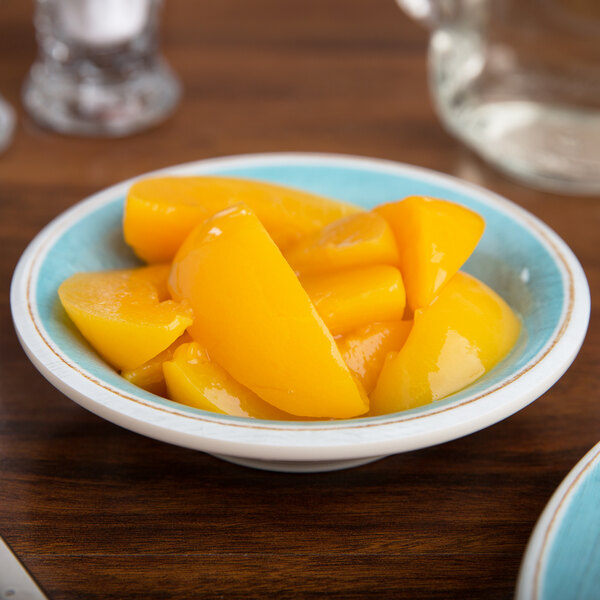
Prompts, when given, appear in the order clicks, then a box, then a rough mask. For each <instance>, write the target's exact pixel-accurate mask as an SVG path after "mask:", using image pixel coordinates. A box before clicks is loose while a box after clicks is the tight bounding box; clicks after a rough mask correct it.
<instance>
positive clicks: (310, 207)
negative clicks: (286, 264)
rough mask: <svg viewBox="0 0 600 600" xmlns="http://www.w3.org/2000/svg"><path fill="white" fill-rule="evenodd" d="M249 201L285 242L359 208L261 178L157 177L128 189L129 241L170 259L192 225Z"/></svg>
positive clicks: (146, 255)
mask: <svg viewBox="0 0 600 600" xmlns="http://www.w3.org/2000/svg"><path fill="white" fill-rule="evenodd" d="M238 202H244V203H246V204H247V205H248V206H249V207H250V208H251V209H252V210H253V211H254V212H255V213H256V215H257V216H258V218H259V219H260V220H261V222H262V223H263V225H264V226H265V227H266V229H267V231H268V232H269V233H270V234H271V236H272V237H273V239H274V240H275V242H276V243H277V244H278V245H279V246H280V247H282V248H284V247H286V246H289V245H290V244H292V243H294V242H296V241H297V240H299V239H300V238H302V237H303V236H305V235H309V234H311V233H313V232H314V231H318V230H319V229H321V228H322V227H323V226H324V225H326V224H328V223H331V222H332V221H335V220H337V219H340V218H341V217H344V216H346V215H349V214H352V213H355V212H358V211H359V210H360V209H359V208H358V207H356V206H352V205H350V204H345V203H343V202H338V201H336V200H330V199H329V198H323V197H321V196H317V195H315V194H310V193H308V192H303V191H300V190H295V189H290V188H287V187H283V186H280V185H275V184H271V183H265V182H261V181H250V180H244V179H237V178H230V177H208V176H207V177H155V178H148V179H141V180H139V181H137V182H135V183H134V184H133V185H132V186H131V188H130V190H129V193H128V195H127V200H126V202H125V215H124V219H123V231H124V235H125V240H126V242H127V243H128V244H129V245H130V246H131V247H132V248H133V250H134V251H135V252H136V254H137V255H138V256H139V257H140V258H142V259H143V260H145V261H146V262H149V263H154V262H166V261H169V260H171V259H172V258H173V256H175V253H176V252H177V249H178V248H179V246H180V244H181V243H182V242H183V240H184V239H185V237H186V236H187V235H188V233H190V231H191V230H192V229H193V228H194V227H195V226H196V225H198V224H199V223H201V222H203V221H205V220H206V219H207V218H208V217H210V216H212V215H213V214H215V213H216V212H218V211H220V210H222V209H224V208H227V207H228V206H232V205H234V204H237V203H238Z"/></svg>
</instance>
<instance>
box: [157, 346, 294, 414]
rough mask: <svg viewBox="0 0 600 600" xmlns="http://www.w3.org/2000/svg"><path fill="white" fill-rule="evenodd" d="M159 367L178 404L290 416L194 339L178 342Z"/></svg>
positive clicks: (237, 412)
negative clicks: (228, 369)
mask: <svg viewBox="0 0 600 600" xmlns="http://www.w3.org/2000/svg"><path fill="white" fill-rule="evenodd" d="M163 370H164V375H165V381H166V384H167V389H168V392H169V397H170V398H171V399H172V400H175V402H179V403H180V404H185V405H186V406H193V407H195V408H200V409H202V410H208V411H211V412H217V413H221V414H226V415H233V416H237V417H253V418H255V419H274V420H286V419H292V418H293V417H292V416H291V415H289V414H287V413H284V412H283V411H280V410H278V409H277V408H275V407H274V406H271V405H270V404H268V403H267V402H265V401H264V400H261V399H260V398H259V397H258V396H257V395H256V394H255V393H254V392H253V391H251V390H249V389H248V388H247V387H245V386H243V385H242V384H241V383H238V382H237V381H236V380H235V379H233V377H231V375H229V373H227V371H225V369H223V368H222V367H221V366H219V365H218V364H217V363H215V362H213V361H211V360H210V358H209V357H208V354H207V353H206V350H205V349H204V348H203V347H202V346H201V345H200V344H198V343H197V342H191V343H189V344H183V345H181V346H179V348H177V350H175V353H174V355H173V357H172V359H171V360H168V361H166V362H165V363H164V364H163Z"/></svg>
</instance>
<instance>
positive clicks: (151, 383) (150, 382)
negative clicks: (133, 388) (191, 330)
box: [121, 332, 192, 396]
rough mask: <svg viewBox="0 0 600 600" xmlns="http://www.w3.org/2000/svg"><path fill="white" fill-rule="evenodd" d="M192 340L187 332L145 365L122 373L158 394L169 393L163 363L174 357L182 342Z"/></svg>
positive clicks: (139, 385) (140, 385)
mask: <svg viewBox="0 0 600 600" xmlns="http://www.w3.org/2000/svg"><path fill="white" fill-rule="evenodd" d="M191 341H192V338H191V336H190V335H189V334H188V333H187V332H185V333H184V334H183V335H181V336H180V337H178V338H177V339H176V340H175V341H174V342H173V343H172V344H171V345H170V346H169V347H168V348H167V349H166V350H163V351H162V352H161V353H160V354H157V355H156V356H155V357H154V358H151V359H150V360H148V361H146V362H145V363H144V364H143V365H140V366H139V367H137V369H131V370H129V371H122V372H121V375H122V376H123V377H125V379H127V381H129V382H130V383H133V385H137V386H138V387H140V388H142V389H144V390H146V391H148V392H151V393H152V394H156V395H157V396H166V395H167V385H166V384H165V376H164V374H163V368H162V365H163V363H164V362H166V361H167V360H171V359H172V358H173V354H174V353H175V350H176V349H177V348H179V346H181V345H182V344H188V343H190V342H191Z"/></svg>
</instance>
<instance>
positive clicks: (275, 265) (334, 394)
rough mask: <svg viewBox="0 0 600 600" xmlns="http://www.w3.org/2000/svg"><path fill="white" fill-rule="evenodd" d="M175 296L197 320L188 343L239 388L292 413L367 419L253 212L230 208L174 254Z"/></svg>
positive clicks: (363, 399) (359, 395)
mask: <svg viewBox="0 0 600 600" xmlns="http://www.w3.org/2000/svg"><path fill="white" fill-rule="evenodd" d="M169 285H170V289H171V292H172V293H173V294H174V295H175V296H176V297H181V298H186V299H187V300H189V302H190V305H191V306H192V309H193V310H194V313H195V314H196V315H197V316H196V320H195V321H194V324H193V326H192V327H191V328H190V330H189V331H190V333H191V335H192V337H193V338H194V339H195V340H197V341H198V342H200V343H201V344H202V345H203V346H205V347H206V349H207V350H208V353H209V355H210V357H211V358H212V359H213V360H214V361H215V362H217V363H218V364H220V365H221V366H222V367H223V368H224V369H225V370H226V371H227V372H228V373H230V374H231V376H232V377H233V378H234V379H236V380H237V381H239V382H240V383H241V384H243V385H245V386H246V387H248V388H250V389H251V390H252V391H253V392H255V393H256V394H258V396H260V397H261V398H262V399H263V400H265V401H267V402H269V403H270V404H272V405H273V406H276V407H277V408H279V409H281V410H283V411H285V412H289V413H291V414H294V415H298V416H305V417H324V418H327V417H330V418H346V417H353V416H357V415H360V414H363V413H364V412H366V411H367V409H368V398H367V396H366V394H365V393H364V390H362V389H359V387H358V386H357V384H356V383H355V382H354V379H353V377H352V375H351V374H350V371H349V370H348V368H347V367H346V365H345V363H344V361H343V359H342V357H341V355H340V352H339V350H338V348H337V346H336V344H335V341H334V340H333V338H332V336H331V334H330V333H329V331H328V330H327V328H326V327H325V325H324V323H323V321H322V320H321V318H320V317H319V315H318V314H317V312H316V310H315V308H314V306H313V304H312V303H311V301H310V299H309V297H308V295H307V293H306V292H305V291H304V289H303V288H302V286H301V285H300V282H299V281H298V278H297V277H296V275H295V274H294V272H293V271H292V269H291V267H290V266H289V265H288V263H287V262H286V260H285V259H284V258H283V255H282V254H281V252H280V251H279V249H278V248H277V246H276V245H275V243H274V242H273V240H272V239H271V238H270V237H269V234H268V233H267V231H266V230H265V228H264V227H263V225H262V224H261V222H260V221H259V219H258V218H257V216H256V215H255V214H254V213H253V212H252V211H251V210H250V209H249V208H248V207H245V206H243V205H238V206H234V207H231V208H229V209H226V210H224V211H222V212H221V213H218V214H217V215H215V216H213V217H211V218H210V219H208V221H206V222H205V223H203V224H201V225H200V226H198V227H197V228H196V229H195V230H194V231H193V232H192V233H191V234H190V235H189V236H188V237H187V238H186V240H185V242H184V243H183V244H182V246H181V248H180V249H179V251H178V252H177V255H176V257H175V260H174V261H173V267H172V271H171V276H170V279H169Z"/></svg>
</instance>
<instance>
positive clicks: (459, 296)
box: [371, 272, 521, 415]
mask: <svg viewBox="0 0 600 600" xmlns="http://www.w3.org/2000/svg"><path fill="white" fill-rule="evenodd" d="M520 329H521V324H520V321H519V319H518V318H517V316H516V315H515V314H514V313H513V311H512V310H511V308H510V307H509V306H508V304H506V302H505V301H504V300H503V299H502V298H500V296H498V294H496V292H494V291H493V290H492V289H490V288H489V287H488V286H486V285H485V284H484V283H482V282H481V281H479V280H477V279H475V278H474V277H471V276H470V275H467V274H466V273H462V272H459V273H457V274H456V275H454V277H453V278H452V279H451V280H450V281H449V282H448V283H447V284H446V285H445V286H444V288H443V289H442V291H441V292H440V294H439V296H438V297H437V298H436V299H435V300H434V302H433V303H432V304H430V305H429V306H428V307H426V308H423V309H418V310H417V311H416V312H415V319H414V325H413V328H412V330H411V332H410V334H409V335H408V338H407V340H406V342H405V344H404V346H402V349H401V350H400V351H399V352H397V353H390V354H389V355H388V357H387V358H386V361H385V364H384V366H383V369H382V371H381V375H380V376H379V379H378V381H377V385H376V387H375V390H374V391H373V393H372V394H371V414H374V415H381V414H386V413H393V412H397V411H400V410H405V409H408V408H414V407H417V406H421V405H423V404H428V403H430V402H432V401H434V400H439V399H440V398H444V397H446V396H448V395H450V394H453V393H454V392H456V391H458V390H460V389H462V388H464V387H466V386H467V385H469V384H470V383H472V382H473V381H475V380H476V379H478V378H479V377H481V376H482V375H483V374H484V373H485V372H487V371H489V370H490V369H491V368H492V367H494V365H496V364H497V363H498V362H500V361H501V360H502V359H503V358H504V357H505V356H506V355H507V354H508V353H509V352H510V350H511V348H512V347H513V346H514V344H515V342H516V340H517V338H518V337H519V332H520Z"/></svg>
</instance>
